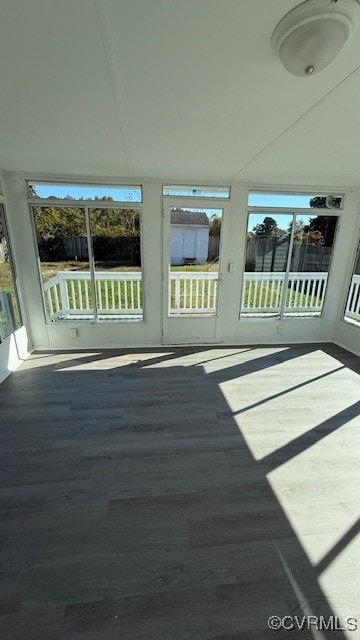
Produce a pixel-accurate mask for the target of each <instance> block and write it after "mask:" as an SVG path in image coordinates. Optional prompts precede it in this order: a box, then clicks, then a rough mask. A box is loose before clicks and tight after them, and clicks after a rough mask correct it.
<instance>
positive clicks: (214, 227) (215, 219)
mask: <svg viewBox="0 0 360 640" xmlns="http://www.w3.org/2000/svg"><path fill="white" fill-rule="evenodd" d="M220 232H221V217H220V216H217V215H216V213H214V215H212V216H211V218H210V230H209V235H210V236H220Z"/></svg>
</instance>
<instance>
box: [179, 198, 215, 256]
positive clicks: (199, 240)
mask: <svg viewBox="0 0 360 640" xmlns="http://www.w3.org/2000/svg"><path fill="white" fill-rule="evenodd" d="M209 228H210V223H209V219H208V217H207V215H206V213H205V211H185V210H183V209H181V210H180V209H173V210H172V211H171V248H170V262H171V264H172V265H182V264H186V262H188V261H191V262H195V263H196V264H204V262H206V261H207V259H208V251H209Z"/></svg>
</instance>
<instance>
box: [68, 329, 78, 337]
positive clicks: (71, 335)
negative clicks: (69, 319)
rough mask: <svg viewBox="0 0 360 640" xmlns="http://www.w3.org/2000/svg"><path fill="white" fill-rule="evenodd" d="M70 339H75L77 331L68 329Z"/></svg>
mask: <svg viewBox="0 0 360 640" xmlns="http://www.w3.org/2000/svg"><path fill="white" fill-rule="evenodd" d="M69 333H70V338H77V335H78V332H77V329H70V331H69Z"/></svg>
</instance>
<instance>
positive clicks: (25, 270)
mask: <svg viewBox="0 0 360 640" xmlns="http://www.w3.org/2000/svg"><path fill="white" fill-rule="evenodd" d="M83 180H84V178H83ZM253 188H254V189H255V188H258V187H253ZM277 188H278V189H279V190H281V187H277ZM161 189H162V183H161V182H160V181H159V182H149V183H147V182H145V183H144V189H143V193H144V204H143V214H142V217H143V229H142V230H143V268H144V271H143V274H144V275H143V277H144V289H145V318H144V322H141V323H134V324H131V323H128V322H118V323H112V324H100V325H93V324H86V325H84V324H81V323H76V322H75V323H71V325H70V324H66V325H61V324H51V325H47V324H46V322H45V317H44V311H43V303H42V294H41V287H40V281H39V274H38V266H37V255H36V250H35V245H34V239H33V229H32V224H31V218H30V212H29V208H28V206H27V202H26V184H25V180H24V177H22V176H19V175H16V174H8V175H7V176H5V178H4V191H5V197H6V204H7V208H8V212H9V213H10V217H11V220H12V229H11V234H12V239H13V252H14V258H15V261H16V264H17V269H18V273H19V279H20V285H21V290H22V295H23V301H24V307H25V315H26V318H27V322H28V327H29V331H30V336H31V340H32V343H33V345H34V347H35V348H38V349H48V348H59V349H69V348H71V349H77V348H89V347H91V348H101V347H121V346H125V347H126V346H136V345H138V346H143V345H159V344H161V343H162V332H163V324H162V322H163V316H162V310H163V308H165V305H164V300H165V299H166V295H167V294H166V292H165V293H164V292H163V288H162V287H163V272H162V266H163V264H162V234H163V228H162V222H163V214H162V197H161ZM313 191H314V192H317V190H316V189H314V190H313ZM308 192H309V188H308V189H307V193H308ZM337 192H338V190H337ZM247 197H248V187H247V186H241V185H232V186H231V203H230V207H229V214H228V216H227V220H226V224H225V221H224V225H223V232H222V263H221V273H220V277H221V281H222V282H221V309H220V316H219V322H218V327H217V329H216V336H217V337H216V341H219V342H223V343H227V344H229V343H238V344H250V343H252V344H256V343H262V344H265V343H267V344H274V343H277V344H281V343H282V344H287V343H291V342H303V341H305V342H319V341H320V342H321V341H331V340H333V339H334V338H335V339H336V340H338V341H339V342H342V343H343V344H344V345H345V346H347V348H349V349H353V350H356V344H357V343H358V332H357V331H356V330H357V328H356V327H351V326H350V327H345V328H344V327H343V325H344V323H343V322H342V321H341V320H340V318H341V309H342V307H343V304H344V298H343V293H344V291H345V289H347V283H348V279H349V275H350V266H351V265H350V259H352V257H353V255H354V252H355V249H356V242H357V234H358V230H359V222H360V215H359V198H360V193H359V190H356V191H348V192H347V193H346V195H345V203H346V204H345V210H344V211H343V212H342V213H341V214H340V215H341V225H340V229H339V232H338V237H337V240H336V244H335V251H334V255H333V260H332V266H331V271H330V275H329V285H328V294H327V298H326V303H325V307H324V313H323V317H322V318H314V319H296V320H295V319H285V320H284V321H283V322H282V323H281V325H282V332H281V333H279V332H278V330H279V321H278V320H272V319H271V320H270V319H263V320H261V319H256V320H249V319H246V320H245V319H243V320H240V319H239V309H240V297H241V282H242V273H243V268H244V258H245V246H246V231H247ZM345 258H346V259H345ZM230 263H231V269H229V268H228V267H229V264H230ZM344 283H346V284H344ZM174 322H175V320H174ZM176 322H177V326H178V334H177V335H178V336H179V339H181V332H182V327H185V323H186V326H190V325H191V328H190V330H189V331H187V332H186V331H185V332H184V336H185V335H193V336H195V337H196V340H197V341H198V342H200V343H201V342H202V338H204V340H203V341H204V342H206V341H207V339H208V338H209V336H208V331H207V327H208V325H209V323H208V324H206V319H202V318H194V317H192V318H184V319H181V318H180V319H177V320H176ZM70 327H76V328H78V336H77V338H75V339H72V338H70V331H69V329H70Z"/></svg>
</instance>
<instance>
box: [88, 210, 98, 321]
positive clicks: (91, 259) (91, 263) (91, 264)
mask: <svg viewBox="0 0 360 640" xmlns="http://www.w3.org/2000/svg"><path fill="white" fill-rule="evenodd" d="M85 220H86V235H87V243H88V252H89V268H90V277H91V289H92V293H93V305H94V320H95V322H98V321H99V318H98V308H97V301H96V283H95V262H94V253H93V246H92V237H91V227H90V214H89V207H85Z"/></svg>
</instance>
